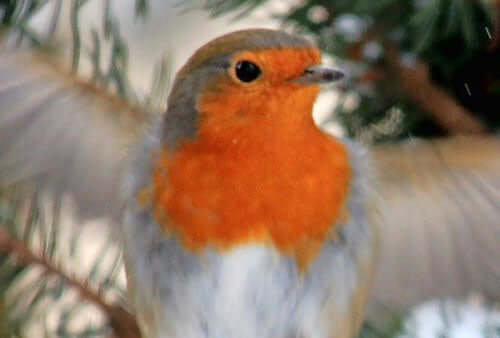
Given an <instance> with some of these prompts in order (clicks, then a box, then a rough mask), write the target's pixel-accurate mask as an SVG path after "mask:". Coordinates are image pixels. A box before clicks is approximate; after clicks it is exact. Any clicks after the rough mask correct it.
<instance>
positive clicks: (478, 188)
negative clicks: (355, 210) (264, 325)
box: [372, 136, 500, 310]
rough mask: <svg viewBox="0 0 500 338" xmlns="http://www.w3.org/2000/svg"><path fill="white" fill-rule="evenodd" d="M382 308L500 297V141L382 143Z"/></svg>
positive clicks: (377, 300) (377, 154)
mask: <svg viewBox="0 0 500 338" xmlns="http://www.w3.org/2000/svg"><path fill="white" fill-rule="evenodd" d="M373 153H374V159H375V163H376V167H377V172H378V178H379V185H378V187H377V188H378V189H377V195H378V199H377V202H378V209H379V210H380V212H381V215H379V218H377V223H378V226H379V228H380V233H381V248H382V251H381V257H380V263H379V269H378V274H377V278H376V282H375V289H374V292H373V298H372V300H373V304H372V305H375V308H379V307H380V306H383V307H388V308H390V309H396V310H398V309H405V308H408V307H409V306H412V305H415V304H417V303H420V302H422V301H424V300H426V299H430V298H434V297H465V296H467V295H468V294H470V293H473V292H480V293H482V294H483V295H485V296H486V297H488V298H490V299H496V300H498V299H500V140H499V139H498V138H497V137H494V136H483V137H481V136H460V137H453V138H449V139H442V140H433V141H413V142H408V143H406V144H403V145H401V144H399V145H389V146H387V145H386V146H379V147H376V148H375V149H374V151H373Z"/></svg>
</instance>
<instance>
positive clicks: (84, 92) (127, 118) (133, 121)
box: [0, 49, 150, 216]
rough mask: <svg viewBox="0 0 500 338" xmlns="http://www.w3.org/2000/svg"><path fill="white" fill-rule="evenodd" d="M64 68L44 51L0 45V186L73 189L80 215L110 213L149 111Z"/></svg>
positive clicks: (118, 202)
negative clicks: (1, 47) (22, 184)
mask: <svg viewBox="0 0 500 338" xmlns="http://www.w3.org/2000/svg"><path fill="white" fill-rule="evenodd" d="M61 69H62V67H61V66H60V65H58V64H57V63H55V61H54V60H52V59H51V58H50V57H48V56H46V55H42V54H36V53H29V52H26V51H13V50H7V49H4V50H0V184H2V185H8V184H13V183H18V182H21V181H31V182H36V183H37V184H39V185H41V184H43V186H44V187H50V188H51V190H52V191H57V192H58V193H64V192H69V193H71V194H72V195H73V196H74V197H75V198H76V199H77V203H76V205H77V206H78V208H77V209H78V211H80V213H81V215H83V216H100V215H103V214H109V213H110V212H111V211H113V210H117V208H119V205H120V203H121V201H119V195H118V194H117V192H118V189H119V182H120V176H121V175H122V172H123V168H124V165H125V162H126V154H127V151H128V149H129V148H130V147H131V146H132V145H134V144H135V143H136V142H137V138H138V137H139V135H140V134H141V130H143V129H144V126H145V125H146V124H147V121H148V120H149V118H150V114H148V113H146V112H145V111H143V110H141V109H139V108H137V107H132V106H130V105H128V104H127V103H125V102H123V101H120V100H119V99H117V98H115V97H113V96H111V95H108V94H106V93H105V90H103V89H99V88H96V87H94V86H92V85H90V84H88V83H85V82H83V81H81V80H79V79H77V78H76V77H75V76H74V75H72V74H70V73H67V72H64V71H62V70H61Z"/></svg>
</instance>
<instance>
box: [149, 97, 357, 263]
mask: <svg viewBox="0 0 500 338" xmlns="http://www.w3.org/2000/svg"><path fill="white" fill-rule="evenodd" d="M283 108H284V109H286V108H288V109H290V110H289V111H290V113H289V116H288V118H284V116H285V117H286V115H285V114H283V113H282V114H268V113H262V114H258V113H257V114H255V112H254V114H252V115H245V114H242V115H241V116H240V117H239V119H238V120H234V119H229V120H226V121H224V119H216V120H212V119H211V118H206V117H205V119H204V120H202V123H201V125H200V129H199V132H198V135H197V137H196V138H195V139H194V140H190V141H186V142H183V143H181V144H179V146H178V147H177V148H176V150H173V151H168V150H165V151H164V152H163V153H162V154H161V156H160V157H159V158H158V161H157V164H156V170H155V174H154V209H155V215H156V218H157V220H158V222H159V223H160V224H161V226H162V227H163V228H164V229H165V230H167V231H174V232H177V233H178V234H179V235H180V238H181V239H182V240H183V242H184V244H185V245H186V246H187V247H190V248H192V249H193V250H198V249H202V248H205V247H215V248H218V249H227V250H230V249H232V248H234V247H236V246H241V245H245V244H258V243H262V244H265V245H271V246H274V247H275V248H276V249H277V250H279V251H280V252H286V253H288V254H291V255H293V256H294V257H295V258H296V259H297V262H298V264H299V265H300V266H305V265H306V264H307V262H308V261H309V260H310V259H312V258H313V257H314V256H315V255H316V254H317V252H318V250H319V249H320V248H321V244H322V243H323V242H324V241H325V240H326V239H327V238H330V236H333V237H334V236H335V235H336V234H337V230H338V229H336V226H337V225H338V224H339V223H341V222H342V218H343V217H344V216H345V202H346V199H347V194H348V188H349V182H350V176H351V169H350V166H349V164H348V158H347V151H346V148H345V147H344V146H343V144H341V143H340V142H339V141H337V140H335V139H333V138H332V137H330V136H328V135H326V134H324V133H322V132H321V131H320V130H319V129H318V128H317V127H316V126H315V125H314V122H313V120H312V118H311V108H312V105H310V106H308V107H307V106H304V107H302V109H297V108H301V107H298V106H297V105H296V106H295V107H283ZM282 112H283V111H282ZM226 113H227V110H226ZM219 117H220V116H219Z"/></svg>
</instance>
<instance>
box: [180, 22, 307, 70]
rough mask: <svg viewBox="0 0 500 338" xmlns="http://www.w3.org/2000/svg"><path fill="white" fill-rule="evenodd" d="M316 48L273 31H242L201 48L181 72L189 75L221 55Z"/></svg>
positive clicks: (285, 34) (301, 39) (292, 36)
mask: <svg viewBox="0 0 500 338" xmlns="http://www.w3.org/2000/svg"><path fill="white" fill-rule="evenodd" d="M277 48H279V49H284V48H286V49H291V48H298V49H303V48H315V46H314V45H313V44H312V43H311V42H310V41H308V40H306V39H304V38H302V37H300V36H296V35H292V34H289V33H286V32H283V31H276V30H271V29H250V30H242V31H237V32H233V33H229V34H226V35H223V36H221V37H219V38H217V39H215V40H212V41H210V42H209V43H207V44H205V45H204V46H202V47H201V48H199V49H198V50H197V51H196V52H195V53H194V55H193V56H192V57H191V58H190V59H189V60H188V62H187V63H186V65H185V66H184V67H183V69H182V70H181V73H184V74H187V73H190V72H191V71H193V70H194V69H196V68H198V67H200V66H202V65H203V64H205V63H206V62H207V61H209V60H212V59H214V58H216V57H218V56H221V55H232V54H234V53H238V52H243V51H258V50H267V49H277Z"/></svg>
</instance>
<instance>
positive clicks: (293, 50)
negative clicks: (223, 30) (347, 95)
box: [164, 29, 343, 144]
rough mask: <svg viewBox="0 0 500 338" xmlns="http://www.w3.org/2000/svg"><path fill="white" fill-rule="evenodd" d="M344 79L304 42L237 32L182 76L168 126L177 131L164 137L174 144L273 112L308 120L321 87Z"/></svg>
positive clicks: (201, 52)
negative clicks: (214, 128) (201, 131)
mask: <svg viewBox="0 0 500 338" xmlns="http://www.w3.org/2000/svg"><path fill="white" fill-rule="evenodd" d="M342 76H343V74H342V73H341V72H339V71H336V70H333V69H329V68H327V67H324V66H322V65H321V52H320V51H319V49H318V48H316V47H315V46H314V45H313V44H312V43H311V42H309V41H308V40H306V39H304V38H301V37H299V36H295V35H291V34H288V33H285V32H282V31H276V30H270V29H252V30H243V31H237V32H233V33H230V34H227V35H224V36H222V37H220V38H218V39H215V40H213V41H211V42H209V43H208V44H206V45H204V46H203V47H201V48H200V49H198V51H197V52H196V53H195V54H194V55H193V56H192V57H191V58H190V59H189V60H188V62H187V63H186V64H185V66H184V67H183V68H182V69H181V70H180V72H179V73H178V75H177V77H176V79H175V83H174V86H173V89H172V92H171V94H170V97H169V100H168V107H169V108H168V112H167V119H168V120H169V121H167V122H168V123H166V128H168V125H176V126H177V128H176V130H170V129H169V130H165V133H164V135H165V137H166V139H167V143H170V144H175V143H176V142H178V141H179V140H180V139H182V138H189V137H192V136H194V135H195V134H196V133H197V132H198V131H199V130H202V129H204V128H205V127H207V129H208V130H210V129H213V128H211V127H210V126H212V125H217V126H218V127H219V128H223V126H231V124H238V123H239V122H241V120H242V119H247V118H258V117H262V116H263V115H266V114H267V115H269V114H270V113H272V112H275V113H276V114H274V116H271V118H274V119H276V120H280V122H284V121H285V120H286V121H289V122H290V121H297V120H300V119H304V118H306V119H308V120H309V119H310V118H311V116H310V114H311V110H312V106H313V103H314V101H315V99H316V96H317V94H318V91H319V84H321V83H328V82H333V81H335V80H338V79H340V78H342ZM291 111H294V112H303V115H302V114H297V113H295V114H292V113H290V112H291ZM267 117H268V118H269V117H270V116H267ZM179 126H182V127H181V128H179Z"/></svg>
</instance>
